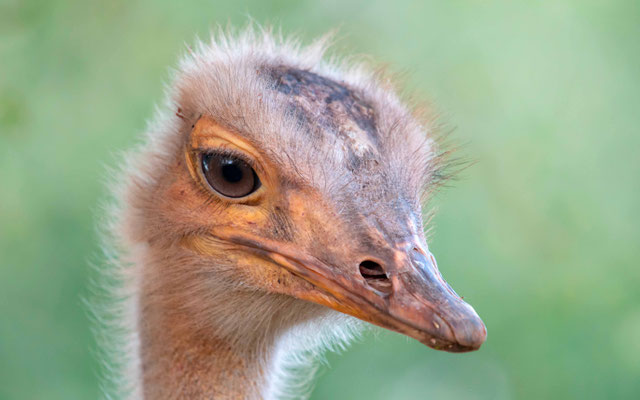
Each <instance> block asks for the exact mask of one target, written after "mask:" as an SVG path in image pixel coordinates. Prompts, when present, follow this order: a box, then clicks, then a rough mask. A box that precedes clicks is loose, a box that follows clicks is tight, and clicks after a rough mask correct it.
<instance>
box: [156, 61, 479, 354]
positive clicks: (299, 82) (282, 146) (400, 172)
mask: <svg viewBox="0 0 640 400" xmlns="http://www.w3.org/2000/svg"><path fill="white" fill-rule="evenodd" d="M274 71H275V72H274ZM271 74H272V75H273V76H272V79H274V81H275V82H276V83H275V85H272V86H270V89H269V90H273V95H274V98H275V99H278V101H282V102H285V103H286V107H285V110H288V112H290V113H291V114H292V115H295V116H296V118H297V119H298V120H299V123H300V125H303V126H306V127H307V128H306V131H307V135H309V136H308V137H306V138H298V140H295V141H293V142H292V141H288V142H287V141H286V140H284V139H283V141H282V142H276V141H273V140H271V141H268V140H266V139H261V138H260V137H261V136H260V135H259V134H257V135H256V134H253V135H249V134H246V133H244V132H238V131H236V130H234V129H232V128H228V127H225V126H222V125H221V124H220V123H218V122H217V121H216V120H215V119H214V118H213V117H211V116H207V115H203V116H200V117H199V118H198V119H197V122H196V123H195V124H193V127H192V129H191V131H190V132H189V135H188V139H187V140H186V141H185V146H184V149H183V150H184V153H183V154H182V156H181V159H180V160H179V162H177V163H176V164H175V165H174V168H175V171H174V173H173V176H174V179H173V181H172V182H171V183H170V184H169V186H168V187H167V188H166V191H165V192H164V194H163V196H168V197H171V198H173V199H172V200H177V201H179V202H180V204H181V209H182V211H180V213H179V218H180V219H181V222H182V223H183V224H185V225H189V226H192V227H193V226H195V227H197V229H191V230H190V232H189V233H188V234H185V235H184V236H183V237H182V238H181V239H180V245H181V246H182V247H184V248H186V249H188V251H190V252H193V253H195V254H197V256H198V257H201V258H202V259H203V260H207V259H210V260H215V262H216V263H218V264H223V265H225V266H227V269H229V268H232V269H233V270H234V274H235V275H236V276H237V277H238V280H239V281H241V282H243V284H245V285H246V286H247V287H248V288H252V289H259V290H263V291H266V292H271V293H280V294H286V295H290V296H293V297H296V298H299V299H303V300H307V301H310V302H314V303H318V304H321V305H324V306H327V307H330V308H332V309H334V310H337V311H340V312H343V313H346V314H349V315H352V316H355V317H357V318H359V319H362V320H364V321H367V322H370V323H372V324H375V325H378V326H381V327H384V328H387V329H390V330H393V331H396V332H400V333H403V334H405V335H407V336H410V337H412V338H415V339H417V340H419V341H420V342H422V343H423V344H426V345H427V346H430V347H432V348H435V349H439V350H446V351H452V352H461V351H470V350H475V349H477V348H479V347H480V345H481V344H482V343H483V342H484V340H485V337H486V330H485V327H484V325H483V323H482V321H481V320H480V318H479V317H478V315H477V314H476V313H475V311H474V310H473V308H472V307H471V306H469V305H468V304H466V303H465V302H464V301H463V300H462V299H461V298H460V297H459V296H458V295H457V294H456V293H455V292H454V291H453V290H452V289H451V287H450V286H449V285H448V284H447V283H446V282H445V281H444V279H443V278H442V276H441V274H440V272H439V271H438V267H437V265H436V261H435V259H434V257H433V255H432V254H431V253H430V251H429V249H428V247H427V244H426V242H425V238H424V233H423V227H422V216H421V209H420V186H421V185H420V183H418V181H417V180H416V179H414V178H415V176H414V175H416V174H420V172H421V171H416V169H420V168H422V167H420V166H424V164H425V160H427V159H428V152H429V151H433V150H430V149H429V148H428V143H427V142H414V143H410V142H407V141H399V142H398V141H394V140H393V139H390V138H384V137H383V135H382V133H380V132H381V131H382V127H381V125H382V123H380V122H378V121H380V118H381V116H380V111H377V110H376V109H375V108H374V107H373V106H371V105H369V104H368V103H366V102H365V101H364V100H362V99H361V98H360V97H358V96H357V95H355V94H354V93H353V92H351V91H349V90H348V89H346V88H345V87H344V86H342V85H339V84H337V83H335V82H334V81H330V80H328V79H325V78H322V77H320V76H318V75H315V74H311V73H307V72H304V71H300V70H282V71H278V69H274V70H272V71H271ZM285 142H286V143H285ZM416 146H419V147H420V148H415V147H416ZM427 161H428V160H427ZM171 203H172V204H175V201H172V202H171ZM172 212H177V211H172ZM176 215H177V214H176Z"/></svg>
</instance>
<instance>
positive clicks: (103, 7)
mask: <svg viewBox="0 0 640 400" xmlns="http://www.w3.org/2000/svg"><path fill="white" fill-rule="evenodd" d="M247 15H251V16H252V17H254V18H255V19H256V20H257V21H259V22H263V23H264V22H270V23H274V24H277V25H282V27H283V31H284V32H288V33H289V32H298V33H299V34H300V35H301V36H302V37H303V38H305V39H311V38H313V37H314V36H317V35H318V34H321V33H323V32H325V31H327V30H328V29H330V28H334V27H339V28H340V40H339V42H338V48H337V50H336V51H337V52H338V54H351V53H353V52H356V53H368V54H371V55H373V57H374V59H376V60H378V61H380V62H382V63H386V64H390V65H392V69H394V70H395V71H407V72H408V74H407V78H406V79H407V84H408V85H409V86H410V87H411V88H413V89H416V90H417V91H418V92H419V93H422V94H424V96H425V97H426V98H428V99H431V100H433V101H434V102H435V103H436V104H437V107H438V109H439V110H440V111H441V112H442V114H443V115H444V121H446V122H447V123H448V125H449V126H454V127H456V130H455V133H454V138H455V139H456V140H457V141H458V142H459V143H463V144H464V146H463V149H462V154H463V155H464V156H466V157H468V158H471V159H473V160H476V163H475V165H473V166H472V167H471V168H469V169H467V170H465V171H464V172H463V174H462V175H461V177H460V179H459V180H457V181H456V182H454V183H453V184H452V185H451V187H450V188H448V189H446V190H444V191H442V192H441V193H440V194H439V195H438V196H437V198H436V199H435V201H434V205H436V206H437V207H438V209H439V213H438V215H437V217H436V218H435V225H436V232H435V234H434V236H433V240H432V243H431V248H432V250H433V251H434V253H435V254H436V256H437V257H438V260H439V264H440V268H441V270H442V271H443V274H444V275H445V276H446V277H447V279H448V280H449V282H451V284H452V285H453V286H454V287H455V288H456V290H457V291H458V292H459V293H460V294H462V295H464V296H465V298H466V299H467V300H468V301H469V302H470V303H471V304H473V305H474V306H475V308H476V309H477V310H478V312H479V313H480V315H481V316H482V317H483V319H484V321H485V323H486V324H487V326H488V330H489V338H488V341H487V343H486V345H485V346H484V347H482V349H481V350H480V351H479V352H476V353H472V354H463V355H455V354H446V353H440V352H436V351H432V350H429V349H428V348H426V347H424V346H422V345H420V344H418V343H416V342H414V341H411V340H409V339H405V338H404V337H401V336H400V335H396V334H392V333H386V332H381V331H378V332H376V333H374V334H368V335H366V336H365V337H364V338H363V339H362V340H361V341H359V342H358V343H356V344H355V345H354V346H352V347H351V349H350V350H348V351H347V352H345V353H344V354H340V355H335V354H332V355H329V356H328V360H329V363H328V364H327V365H325V366H323V367H322V368H321V374H320V376H319V379H318V380H317V385H316V390H315V392H314V394H313V399H422V398H434V399H552V398H557V399H567V398H571V399H586V398H595V399H603V398H620V399H623V398H627V399H638V398H640V290H639V286H640V268H638V266H639V265H638V264H639V262H638V260H640V213H639V209H640V207H639V206H640V156H639V154H638V152H639V150H640V134H639V133H640V132H639V128H638V125H639V123H640V118H639V114H640V2H638V1H629V2H620V1H606V2H605V1H584V0H575V1H548V2H545V1H529V2H519V3H517V2H498V1H459V0H458V1H406V0H402V1H393V2H391V1H351V2H347V1H338V0H331V1H324V2H311V1H286V0H278V1H270V2H266V1H259V0H255V1H248V2H247V1H238V2H235V3H233V4H232V2H225V3H223V2H214V1H192V2H177V1H151V0H129V1H124V0H116V1H113V0H111V1H103V2H97V1H91V0H90V1H60V0H57V1H18V0H9V1H8V2H7V0H0V399H92V398H96V397H98V381H97V378H96V371H97V362H96V360H95V358H94V356H93V352H94V351H95V343H94V341H93V338H92V336H91V333H90V324H89V320H88V317H87V312H86V310H85V307H84V306H83V304H82V301H81V298H82V297H83V296H85V295H87V294H88V291H89V290H88V282H89V279H90V278H91V276H92V272H91V269H90V266H89V265H90V263H92V262H97V261H98V260H99V245H98V237H97V234H96V224H97V216H99V215H100V202H101V201H103V200H104V199H105V198H106V197H107V192H106V190H105V187H104V183H105V181H106V180H107V178H108V174H107V172H106V166H109V165H111V166H113V165H115V164H116V163H117V162H118V156H117V155H118V153H119V152H120V151H122V150H125V149H127V148H129V147H130V146H131V145H132V144H134V143H135V142H136V140H137V139H136V138H137V137H138V136H139V134H140V133H141V132H142V131H143V129H144V127H145V121H147V119H148V118H150V117H151V115H152V113H153V108H154V105H155V104H157V103H159V102H161V100H162V96H163V94H162V91H163V82H166V81H167V79H168V76H169V73H168V67H170V66H174V65H176V61H177V59H178V55H179V54H180V53H182V52H183V51H184V48H185V43H190V42H193V39H194V37H195V35H196V34H198V35H200V36H206V35H207V32H208V30H209V28H210V27H212V26H213V25H214V24H217V23H222V24H226V23H227V22H231V23H232V24H234V25H243V24H245V23H246V21H247Z"/></svg>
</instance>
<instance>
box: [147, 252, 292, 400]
mask: <svg viewBox="0 0 640 400" xmlns="http://www.w3.org/2000/svg"><path fill="white" fill-rule="evenodd" d="M145 267H147V268H143V275H142V278H143V279H142V286H141V288H140V289H141V290H140V297H139V314H138V332H139V339H140V361H141V363H140V366H141V379H142V393H143V395H144V398H145V399H151V400H154V399H210V398H217V399H257V398H263V397H265V395H264V393H263V392H264V388H266V387H267V386H268V374H267V373H266V372H267V366H269V365H270V364H269V363H270V360H271V359H272V355H273V353H274V351H273V349H274V347H275V344H276V338H277V337H278V334H279V332H277V331H274V330H273V329H264V330H261V329H260V326H259V324H254V323H252V322H253V321H250V320H245V321H241V320H240V319H241V318H243V317H242V315H245V314H243V313H242V307H243V305H244V306H246V307H250V306H251V305H250V304H248V303H251V301H252V299H251V298H250V294H247V293H246V292H238V293H235V292H226V293H224V298H222V296H221V295H218V296H217V297H215V296H214V298H215V301H209V302H207V298H206V293H204V292H205V291H206V288H200V289H199V290H198V289H195V290H193V289H192V290H188V289H186V288H188V287H191V288H193V287H197V283H196V284H194V283H193V282H194V281H193V278H195V277H192V278H185V279H183V280H182V281H180V280H179V279H175V276H171V275H170V274H162V273H158V271H167V269H163V268H159V266H158V265H145ZM149 267H151V268H149ZM145 275H146V276H145ZM187 276H188V274H187ZM189 279H191V281H192V283H189ZM263 297H264V296H263ZM209 300H211V299H209ZM253 300H254V301H255V299H253ZM262 300H264V299H262ZM216 304H217V305H218V306H217V307H216ZM230 304H233V305H234V307H230V306H229V305H230ZM214 315H215V318H214V317H213V316H214ZM244 318H245V319H250V316H249V317H248V318H247V317H246V316H245V317H244ZM229 321H232V322H233V324H234V325H232V326H231V327H229V326H228V325H229ZM225 323H226V324H227V327H226V330H227V334H224V333H220V329H217V328H218V326H220V325H224V324H225ZM234 327H237V329H236V328H234ZM222 330H224V329H222ZM229 331H231V332H232V334H229ZM267 397H268V396H267Z"/></svg>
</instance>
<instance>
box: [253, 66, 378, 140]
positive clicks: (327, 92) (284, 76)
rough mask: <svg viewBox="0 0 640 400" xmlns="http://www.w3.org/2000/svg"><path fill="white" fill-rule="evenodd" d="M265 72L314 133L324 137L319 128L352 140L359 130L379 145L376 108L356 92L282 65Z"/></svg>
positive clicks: (313, 74) (320, 77)
mask: <svg viewBox="0 0 640 400" xmlns="http://www.w3.org/2000/svg"><path fill="white" fill-rule="evenodd" d="M265 72H267V73H268V74H269V76H270V77H271V78H272V79H273V80H274V83H275V86H274V88H275V89H276V90H277V91H279V92H281V93H284V94H286V95H288V96H289V98H290V105H291V107H292V111H293V112H294V113H295V114H296V116H297V117H298V118H300V119H301V120H302V121H303V122H305V123H306V125H308V126H309V128H310V131H312V132H314V133H318V134H320V133H321V132H318V129H319V128H330V129H331V130H333V131H334V132H335V133H337V134H340V135H344V136H346V137H347V138H349V139H350V140H351V141H352V140H353V136H354V135H353V134H350V131H353V130H354V129H359V130H361V131H363V132H365V133H366V134H367V136H368V137H369V139H370V140H371V142H372V143H374V144H377V143H378V132H377V127H376V122H375V112H374V109H373V107H372V106H371V105H370V104H369V103H367V102H366V101H364V100H363V99H362V98H361V97H360V96H359V95H358V93H357V92H356V91H354V90H352V89H349V88H348V87H347V86H345V85H343V84H340V83H338V82H335V81H333V80H331V79H328V78H325V77H323V76H320V75H318V74H315V73H313V72H309V71H305V70H301V69H297V68H291V67H287V66H278V67H273V68H269V69H267V70H265Z"/></svg>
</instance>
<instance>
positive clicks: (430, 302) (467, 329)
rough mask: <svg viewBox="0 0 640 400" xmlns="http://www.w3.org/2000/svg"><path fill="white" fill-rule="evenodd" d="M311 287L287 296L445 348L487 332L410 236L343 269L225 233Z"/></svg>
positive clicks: (476, 343)
mask: <svg viewBox="0 0 640 400" xmlns="http://www.w3.org/2000/svg"><path fill="white" fill-rule="evenodd" d="M226 239H227V240H230V241H231V242H234V243H236V244H240V245H243V246H245V247H250V248H252V249H253V250H254V251H255V252H258V253H260V254H261V255H262V256H264V257H266V258H269V259H271V260H272V261H273V262H275V263H277V264H279V265H280V266H281V267H283V268H285V269H287V270H288V271H289V272H291V273H293V274H294V275H297V276H298V277H300V278H302V279H304V280H305V281H307V282H309V283H311V284H312V285H313V289H312V290H298V291H296V292H294V293H291V295H293V296H295V297H298V298H301V299H304V300H308V301H312V302H314V303H319V304H322V305H325V306H328V307H330V308H333V309H335V310H337V311H340V312H343V313H345V314H349V315H352V316H354V317H357V318H359V319H362V320H364V321H367V322H370V323H372V324H374V325H378V326H380V327H383V328H386V329H389V330H392V331H396V332H399V333H402V334H404V335H407V336H409V337H412V338H414V339H416V340H418V341H420V342H421V343H423V344H425V345H427V346H429V347H431V348H434V349H437V350H444V351H449V352H466V351H473V350H477V349H478V348H480V345H482V343H484V341H485V339H486V336H487V331H486V328H485V326H484V324H483V323H482V320H481V319H480V317H479V316H478V314H476V312H475V310H474V309H473V308H472V307H471V306H470V305H468V304H467V303H465V302H464V301H463V300H462V298H460V296H458V295H457V294H456V293H455V292H454V291H453V289H451V287H450V286H449V285H448V284H447V283H446V282H445V281H444V279H443V278H442V276H441V275H440V272H439V271H438V267H437V264H436V261H435V258H434V257H433V255H432V254H431V253H430V252H429V251H428V250H425V249H424V247H426V246H424V247H423V246H421V245H420V244H419V242H420V241H419V240H414V239H412V240H409V241H406V242H404V243H403V244H400V245H398V246H395V249H394V250H393V251H392V252H391V254H392V256H390V257H389V258H388V259H387V260H385V261H384V262H382V263H375V262H370V261H369V262H366V263H362V264H361V265H360V267H358V266H357V265H356V266H354V268H352V270H351V269H350V270H348V271H345V270H343V269H340V268H336V267H335V266H330V265H327V264H325V263H323V262H320V261H319V260H318V259H316V258H314V257H311V256H305V255H301V254H300V252H299V251H296V250H297V249H295V248H293V247H290V246H289V245H287V244H283V243H278V242H271V241H270V240H265V239H264V238H257V237H256V238H252V239H250V238H248V237H246V236H244V237H242V238H241V237H237V236H236V237H229V238H226Z"/></svg>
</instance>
